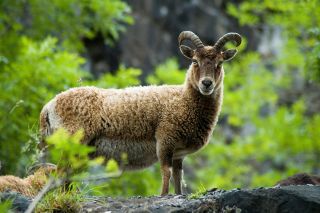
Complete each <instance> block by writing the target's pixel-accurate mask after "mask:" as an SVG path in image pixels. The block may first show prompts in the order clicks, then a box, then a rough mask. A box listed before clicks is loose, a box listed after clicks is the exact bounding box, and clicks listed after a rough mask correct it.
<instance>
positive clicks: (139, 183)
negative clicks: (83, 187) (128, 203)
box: [89, 165, 161, 197]
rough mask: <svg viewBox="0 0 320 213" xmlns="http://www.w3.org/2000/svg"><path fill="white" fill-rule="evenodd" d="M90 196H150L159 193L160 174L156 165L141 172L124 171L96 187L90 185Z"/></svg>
mask: <svg viewBox="0 0 320 213" xmlns="http://www.w3.org/2000/svg"><path fill="white" fill-rule="evenodd" d="M89 188H90V194H93V195H100V196H105V195H108V196H113V197H115V196H121V197H130V196H133V195H144V196H151V195H155V194H159V193H160V188H161V174H160V168H159V166H158V165H156V166H153V167H151V168H147V169H144V170H141V171H125V172H123V174H122V175H121V176H120V177H118V178H113V179H109V180H108V181H107V182H104V183H102V184H98V185H96V184H95V185H91V186H90V187H89Z"/></svg>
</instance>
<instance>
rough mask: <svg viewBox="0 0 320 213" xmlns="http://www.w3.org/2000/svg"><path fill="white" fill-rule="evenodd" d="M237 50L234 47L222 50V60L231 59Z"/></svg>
mask: <svg viewBox="0 0 320 213" xmlns="http://www.w3.org/2000/svg"><path fill="white" fill-rule="evenodd" d="M237 52H238V51H237V50H236V49H231V50H226V51H224V52H222V57H223V60H224V61H229V60H231V59H232V58H233V57H234V56H235V55H236V54H237Z"/></svg>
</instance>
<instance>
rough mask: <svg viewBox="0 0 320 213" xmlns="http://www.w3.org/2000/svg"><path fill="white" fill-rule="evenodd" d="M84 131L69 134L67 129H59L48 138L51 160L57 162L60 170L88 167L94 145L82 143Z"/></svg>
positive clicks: (77, 169)
mask: <svg viewBox="0 0 320 213" xmlns="http://www.w3.org/2000/svg"><path fill="white" fill-rule="evenodd" d="M82 137H83V131H81V130H79V131H78V132H76V133H75V134H74V135H69V133H68V132H67V131H66V130H63V129H59V130H57V131H56V132H55V134H53V135H51V136H50V137H48V138H47V139H46V141H47V143H48V145H49V146H48V150H49V157H50V158H49V162H52V163H53V164H56V165H57V167H58V168H59V169H60V170H68V169H72V170H74V171H78V172H79V170H83V169H87V167H88V163H89V162H90V160H89V154H90V153H92V152H93V151H94V147H89V146H86V145H84V144H81V143H80V141H81V139H82Z"/></svg>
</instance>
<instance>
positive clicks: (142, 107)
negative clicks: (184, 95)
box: [55, 86, 181, 141]
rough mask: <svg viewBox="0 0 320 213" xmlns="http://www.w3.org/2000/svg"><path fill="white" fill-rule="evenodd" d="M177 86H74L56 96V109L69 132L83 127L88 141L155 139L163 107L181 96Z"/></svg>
mask: <svg viewBox="0 0 320 213" xmlns="http://www.w3.org/2000/svg"><path fill="white" fill-rule="evenodd" d="M180 90H181V88H179V87H178V86H160V87H158V86H150V87H132V88H126V89H100V88H96V87H79V88H73V89H70V90H68V91H66V92H63V93H61V94H59V95H58V96H56V106H55V110H56V112H57V114H58V116H59V117H60V118H61V120H62V123H63V126H64V127H65V128H66V129H68V130H69V131H70V132H75V131H76V130H78V129H81V128H82V129H84V131H85V135H86V140H87V141H90V140H92V139H94V138H97V137H107V138H112V139H116V140H133V141H139V140H154V132H155V128H156V127H157V125H158V122H159V119H160V117H161V114H162V110H163V109H164V108H166V105H167V104H170V100H171V99H174V98H177V96H179V91H180Z"/></svg>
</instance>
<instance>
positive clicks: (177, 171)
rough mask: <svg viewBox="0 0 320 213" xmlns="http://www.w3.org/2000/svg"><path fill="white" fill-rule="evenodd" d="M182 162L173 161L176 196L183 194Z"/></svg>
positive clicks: (180, 160) (179, 160)
mask: <svg viewBox="0 0 320 213" xmlns="http://www.w3.org/2000/svg"><path fill="white" fill-rule="evenodd" d="M182 161H183V159H175V160H173V162H172V164H173V171H172V172H173V174H172V176H173V180H174V192H175V193H176V194H182V190H181V187H182V186H181V179H182Z"/></svg>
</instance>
